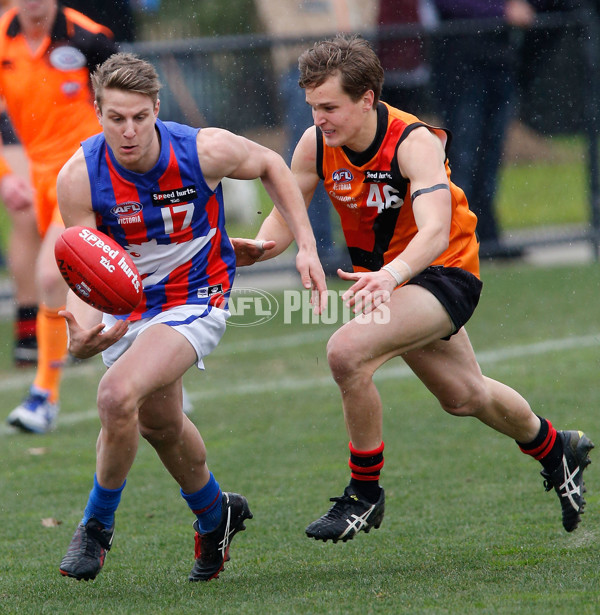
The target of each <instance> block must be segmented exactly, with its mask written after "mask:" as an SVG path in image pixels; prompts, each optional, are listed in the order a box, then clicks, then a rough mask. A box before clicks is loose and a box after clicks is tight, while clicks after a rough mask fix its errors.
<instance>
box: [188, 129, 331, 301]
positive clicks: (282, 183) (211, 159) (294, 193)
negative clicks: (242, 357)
mask: <svg viewBox="0 0 600 615" xmlns="http://www.w3.org/2000/svg"><path fill="white" fill-rule="evenodd" d="M198 157H199V159H200V164H201V167H202V169H203V171H204V175H205V178H206V180H207V182H208V184H209V186H211V187H214V186H216V184H217V183H218V182H219V181H220V180H221V179H222V178H223V177H231V178H233V179H256V178H259V179H260V180H261V181H262V183H263V185H264V187H265V189H266V191H267V193H268V194H269V196H270V197H271V199H272V201H273V203H274V205H275V208H276V210H277V213H278V214H279V216H280V219H281V220H283V221H284V224H283V225H281V224H278V225H274V226H271V227H267V228H265V225H263V227H261V231H260V233H259V236H258V238H257V239H259V240H265V241H266V240H269V241H273V240H274V241H275V242H276V246H274V248H273V252H272V253H273V254H274V255H275V253H280V252H281V251H283V250H284V249H285V248H287V246H288V245H289V243H290V241H291V238H290V236H291V237H293V239H295V241H296V244H297V246H298V254H297V256H296V267H297V269H298V271H299V273H300V276H301V279H302V284H303V286H304V287H305V288H311V289H312V290H313V291H314V292H313V303H314V305H315V309H316V310H317V311H318V312H320V311H321V309H322V308H324V307H325V304H326V300H327V292H326V291H327V285H326V283H325V274H324V273H323V267H322V266H321V263H320V261H319V257H318V255H317V247H316V241H315V237H314V234H313V232H312V228H311V226H310V222H309V219H308V214H307V212H306V206H305V204H304V201H303V198H302V194H301V192H300V189H299V188H298V185H297V183H296V181H295V179H294V176H293V175H292V173H291V171H290V169H289V168H288V166H287V165H286V164H285V162H284V160H283V158H282V157H281V156H280V155H279V154H277V153H276V152H274V151H272V150H270V149H268V148H266V147H263V146H262V145H259V144H258V143H255V142H253V141H250V140H248V139H245V138H243V137H240V136H238V135H234V134H232V133H230V132H228V131H225V130H220V129H215V128H209V129H204V130H201V131H200V132H199V133H198ZM269 218H271V215H270V216H269ZM275 219H276V220H277V218H275ZM271 232H273V233H274V234H276V235H277V236H271V235H269V234H267V233H271Z"/></svg>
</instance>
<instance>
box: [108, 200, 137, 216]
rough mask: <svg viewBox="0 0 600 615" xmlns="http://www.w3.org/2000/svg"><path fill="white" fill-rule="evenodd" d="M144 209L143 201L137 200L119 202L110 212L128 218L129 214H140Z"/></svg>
mask: <svg viewBox="0 0 600 615" xmlns="http://www.w3.org/2000/svg"><path fill="white" fill-rule="evenodd" d="M140 211H142V205H141V203H136V202H135V201H127V202H126V203H119V204H118V205H115V206H114V207H113V208H112V209H111V210H110V213H111V214H112V215H113V216H116V217H117V218H127V217H129V216H135V214H139V213H140Z"/></svg>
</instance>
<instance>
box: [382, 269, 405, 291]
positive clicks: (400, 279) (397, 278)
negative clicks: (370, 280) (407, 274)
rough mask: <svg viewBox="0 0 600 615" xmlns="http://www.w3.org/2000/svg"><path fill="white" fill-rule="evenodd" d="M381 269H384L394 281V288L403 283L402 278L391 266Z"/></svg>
mask: <svg viewBox="0 0 600 615" xmlns="http://www.w3.org/2000/svg"><path fill="white" fill-rule="evenodd" d="M382 269H385V271H387V272H388V273H389V274H390V275H391V276H392V277H393V278H394V280H396V286H398V285H399V284H402V282H404V280H403V279H402V276H401V275H400V274H399V273H398V272H397V271H396V270H395V269H394V268H393V267H392V266H391V265H384V266H383V267H382Z"/></svg>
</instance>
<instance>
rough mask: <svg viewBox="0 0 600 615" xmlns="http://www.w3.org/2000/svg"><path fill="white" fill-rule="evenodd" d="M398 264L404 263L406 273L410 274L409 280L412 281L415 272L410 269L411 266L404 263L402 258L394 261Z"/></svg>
mask: <svg viewBox="0 0 600 615" xmlns="http://www.w3.org/2000/svg"><path fill="white" fill-rule="evenodd" d="M394 260H395V261H396V262H397V263H402V264H403V265H404V266H405V267H406V271H407V272H408V279H409V280H410V279H411V278H412V277H413V270H412V269H411V268H410V265H409V264H408V263H407V262H406V261H403V260H402V259H401V258H395V259H394Z"/></svg>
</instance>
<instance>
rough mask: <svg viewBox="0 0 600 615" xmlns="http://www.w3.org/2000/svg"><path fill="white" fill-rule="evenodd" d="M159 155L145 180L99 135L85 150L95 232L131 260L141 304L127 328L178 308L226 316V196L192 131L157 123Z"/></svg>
mask: <svg viewBox="0 0 600 615" xmlns="http://www.w3.org/2000/svg"><path fill="white" fill-rule="evenodd" d="M156 125H157V128H158V130H159V132H160V138H161V150H160V156H159V159H158V162H157V163H156V165H155V166H154V168H152V169H151V170H150V171H148V172H147V173H136V172H134V171H130V170H128V169H125V168H124V167H122V166H121V165H119V163H118V162H117V161H116V159H115V157H114V155H113V152H112V151H111V150H110V148H109V147H107V145H106V141H105V139H104V135H103V134H98V135H95V136H94V137H91V138H90V139H87V140H86V141H84V142H83V143H82V146H83V152H84V155H85V160H86V164H87V170H88V174H89V177H90V186H91V191H92V208H93V210H94V211H95V213H96V225H97V227H98V229H99V230H100V231H102V232H104V233H106V234H107V235H109V236H110V237H112V238H113V239H115V240H116V241H117V242H118V243H119V244H120V245H121V246H123V248H125V249H126V250H127V252H128V253H129V254H130V255H131V257H132V259H133V262H134V263H135V265H136V267H137V268H138V271H139V273H140V277H141V278H142V283H143V287H144V297H143V299H142V302H141V304H140V305H139V306H138V308H137V309H136V310H135V311H134V312H132V313H131V314H130V315H129V316H126V317H123V318H127V319H128V320H139V319H140V318H148V317H151V316H154V315H156V314H158V313H160V312H163V311H165V310H168V309H170V308H173V307H176V306H180V305H190V304H197V305H199V306H202V307H203V309H205V310H206V312H208V311H209V310H210V308H211V307H212V306H216V307H219V308H223V309H226V308H227V301H228V297H229V294H230V291H231V286H232V284H233V279H234V276H235V253H234V251H233V247H232V245H231V242H230V240H229V237H228V236H227V233H226V231H225V214H224V208H223V192H222V189H221V185H220V184H219V185H218V186H217V188H216V189H215V190H211V189H210V188H209V186H208V185H207V183H206V181H205V179H204V175H203V174H202V169H201V168H200V163H199V161H198V151H197V147H196V137H197V135H198V130H199V129H197V128H191V127H189V126H184V125H182V124H176V123H174V122H161V121H160V120H157V122H156Z"/></svg>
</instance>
